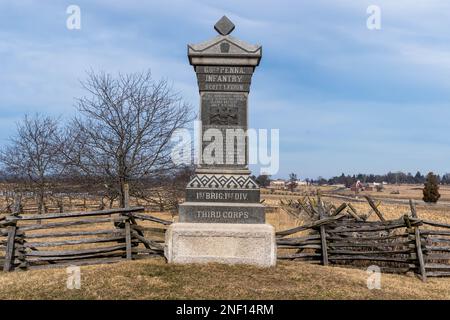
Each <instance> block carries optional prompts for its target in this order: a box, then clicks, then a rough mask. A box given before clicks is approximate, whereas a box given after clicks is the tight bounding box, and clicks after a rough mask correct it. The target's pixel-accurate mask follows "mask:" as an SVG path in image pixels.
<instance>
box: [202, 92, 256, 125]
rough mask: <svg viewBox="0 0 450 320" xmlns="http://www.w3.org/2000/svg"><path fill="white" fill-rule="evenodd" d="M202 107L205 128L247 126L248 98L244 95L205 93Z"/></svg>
mask: <svg viewBox="0 0 450 320" xmlns="http://www.w3.org/2000/svg"><path fill="white" fill-rule="evenodd" d="M201 105H202V110H201V117H202V124H203V125H204V126H210V125H211V126H240V127H242V128H246V126H247V110H246V107H247V96H246V95H245V94H244V93H229V94H228V93H220V92H214V93H213V92H208V93H203V95H202V104H201Z"/></svg>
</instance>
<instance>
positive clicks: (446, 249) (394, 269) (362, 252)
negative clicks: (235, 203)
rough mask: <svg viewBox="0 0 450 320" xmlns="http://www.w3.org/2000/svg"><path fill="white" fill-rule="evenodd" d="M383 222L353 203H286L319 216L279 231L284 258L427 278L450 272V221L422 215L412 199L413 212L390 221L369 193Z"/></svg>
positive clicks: (278, 242)
mask: <svg viewBox="0 0 450 320" xmlns="http://www.w3.org/2000/svg"><path fill="white" fill-rule="evenodd" d="M367 200H368V202H369V205H370V207H371V208H372V212H374V213H375V214H376V215H377V216H378V221H367V218H368V217H367V216H363V215H359V214H358V212H357V211H356V209H355V208H354V207H353V206H352V205H351V204H347V203H344V204H342V205H341V206H339V207H338V208H336V207H328V208H326V207H325V204H324V203H323V202H322V201H321V200H320V198H319V199H318V201H310V202H309V203H308V204H306V203H305V202H304V201H297V202H293V201H291V202H289V203H282V206H283V207H284V208H285V209H286V210H287V211H291V213H292V211H293V210H294V211H295V210H296V211H297V213H298V212H299V211H303V212H306V213H307V214H309V215H310V216H311V217H316V220H314V221H312V222H310V223H307V224H304V225H302V226H298V227H295V228H292V229H289V230H284V231H280V232H277V234H276V235H277V245H278V249H279V252H280V253H279V257H278V258H279V259H287V260H294V261H305V262H308V263H315V264H322V265H333V264H334V265H343V266H352V267H367V266H370V265H376V266H378V267H379V268H380V270H381V271H382V272H387V273H406V272H409V271H412V272H415V273H417V274H418V275H420V276H421V278H422V280H423V281H426V279H427V277H434V276H437V277H443V276H450V225H449V224H444V223H438V222H434V221H428V220H423V219H419V218H418V217H417V212H416V208H415V204H414V203H413V202H412V201H410V210H411V212H410V213H409V214H405V215H404V216H403V217H402V218H400V219H397V220H389V221H387V220H385V219H384V217H383V215H382V213H381V212H380V210H379V209H378V206H377V205H376V204H375V203H374V202H373V200H372V199H370V198H369V197H367Z"/></svg>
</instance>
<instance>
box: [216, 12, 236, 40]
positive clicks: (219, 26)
mask: <svg viewBox="0 0 450 320" xmlns="http://www.w3.org/2000/svg"><path fill="white" fill-rule="evenodd" d="M234 27H235V25H234V23H233V22H231V20H230V19H228V18H227V17H226V16H223V17H222V18H220V20H219V21H217V23H216V24H215V25H214V29H216V31H217V32H218V33H220V34H221V35H223V36H226V35H227V34H230V33H231V32H232V31H233V30H234Z"/></svg>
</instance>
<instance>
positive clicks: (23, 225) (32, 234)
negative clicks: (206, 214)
mask: <svg viewBox="0 0 450 320" xmlns="http://www.w3.org/2000/svg"><path fill="white" fill-rule="evenodd" d="M143 212H144V208H143V207H132V208H130V207H126V208H118V209H109V210H96V211H87V212H64V213H47V214H21V215H19V214H18V212H15V213H13V214H11V215H8V216H6V217H3V218H1V220H0V262H1V265H3V271H13V270H19V269H21V270H31V269H41V268H52V267H61V266H67V265H88V264H98V263H112V262H117V261H121V260H123V259H128V260H131V259H139V258H143V257H148V256H155V255H156V256H157V255H159V256H161V255H163V245H162V242H163V241H162V240H161V239H152V238H147V237H145V236H144V232H146V231H150V232H153V233H155V232H159V234H160V235H161V234H162V233H161V230H163V228H157V227H147V228H146V227H144V226H139V225H138V224H137V223H136V219H141V220H147V221H151V222H153V223H158V224H160V225H163V226H166V225H169V224H170V223H171V222H170V221H166V220H163V219H159V218H156V217H152V216H150V215H147V214H144V213H143ZM48 221H49V222H48ZM2 252H3V253H4V254H3V255H2Z"/></svg>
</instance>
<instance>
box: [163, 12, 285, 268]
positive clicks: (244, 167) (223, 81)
mask: <svg viewBox="0 0 450 320" xmlns="http://www.w3.org/2000/svg"><path fill="white" fill-rule="evenodd" d="M234 27H235V26H234V24H233V23H232V22H231V21H230V20H229V19H228V18H227V17H225V16H224V17H222V18H221V19H220V20H219V21H218V22H217V23H216V25H215V26H214V28H215V29H216V31H217V32H218V33H219V35H218V36H216V37H215V38H213V39H211V40H209V41H206V42H203V43H199V44H194V45H188V57H189V62H190V64H191V65H192V66H193V67H194V70H195V72H196V74H197V81H198V86H199V91H200V120H201V135H200V136H201V138H202V141H201V143H200V148H199V149H200V155H199V161H198V164H197V167H196V170H195V175H194V176H193V177H192V179H191V180H190V182H189V183H188V185H187V188H186V202H184V203H183V204H181V205H180V210H179V222H177V223H174V224H172V225H171V226H170V227H169V229H168V230H167V232H166V246H165V255H166V258H167V259H168V261H169V262H170V263H201V262H220V263H231V264H235V263H244V264H253V265H259V266H273V265H275V263H276V245H275V232H274V228H273V227H272V226H271V225H268V224H266V223H265V213H264V206H263V205H262V204H261V203H260V190H259V186H258V185H257V183H256V182H255V181H254V180H253V179H252V178H251V177H250V170H249V169H248V139H247V128H248V95H249V91H250V83H251V79H252V75H253V72H254V70H255V68H256V66H258V65H259V62H260V60H261V50H262V48H261V46H257V45H250V44H247V43H245V42H243V41H241V40H238V39H236V38H234V37H232V36H230V35H229V34H230V33H231V32H232V31H233V30H234Z"/></svg>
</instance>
